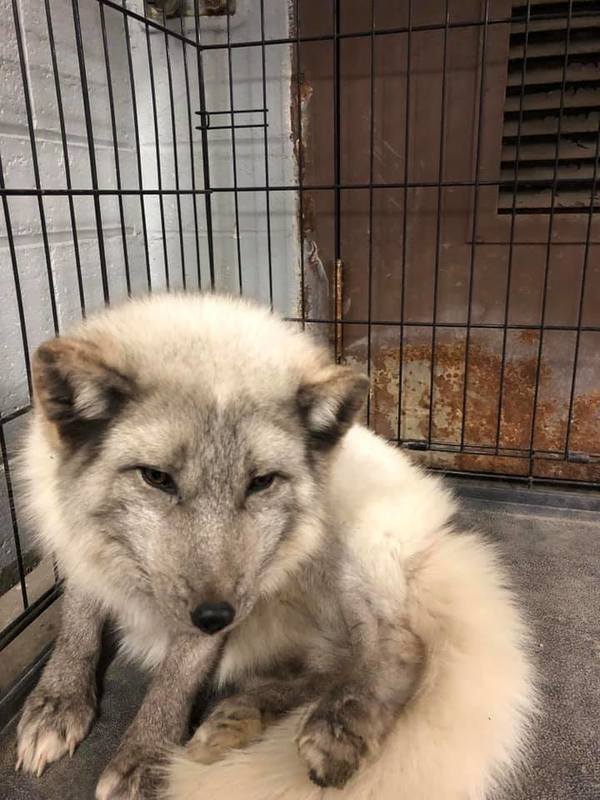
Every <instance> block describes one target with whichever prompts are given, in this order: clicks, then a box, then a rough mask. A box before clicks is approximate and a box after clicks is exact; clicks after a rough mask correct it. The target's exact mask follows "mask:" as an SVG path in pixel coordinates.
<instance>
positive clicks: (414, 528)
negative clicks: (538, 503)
mask: <svg viewBox="0 0 600 800" xmlns="http://www.w3.org/2000/svg"><path fill="white" fill-rule="evenodd" d="M329 493H330V506H331V510H332V512H333V513H334V515H335V521H336V523H337V524H338V525H340V526H341V527H342V529H343V530H344V533H345V535H346V540H347V544H348V547H349V548H350V550H351V551H352V554H353V559H354V563H355V565H356V567H357V568H358V570H359V572H360V576H361V583H363V582H364V581H367V582H368V584H369V585H370V586H371V588H372V592H373V596H375V597H376V598H377V601H378V602H379V603H382V604H384V606H386V607H387V609H388V610H392V609H394V608H395V613H397V614H398V615H406V618H407V621H408V625H409V627H410V629H411V630H412V631H414V632H415V633H416V634H417V635H418V636H419V637H421V638H422V640H423V641H424V642H425V645H426V649H427V658H426V668H425V674H424V676H423V679H422V682H421V685H420V689H419V690H418V692H417V694H416V696H415V697H414V698H413V699H412V701H411V702H409V704H408V705H407V707H406V708H405V710H404V711H403V713H402V715H401V717H400V719H399V720H398V722H397V724H396V726H395V729H394V731H393V732H392V734H391V735H390V737H389V739H388V741H387V743H386V744H385V746H384V749H383V752H382V753H381V755H380V756H379V758H378V759H377V760H376V761H375V762H374V763H372V764H370V765H368V766H366V767H363V768H362V769H361V770H360V771H359V774H358V775H357V776H356V777H355V778H354V779H353V780H351V782H350V783H349V784H348V785H347V786H346V788H345V789H343V790H342V791H340V790H337V789H329V790H323V789H320V788H318V787H317V786H315V785H314V784H312V783H311V782H310V781H309V779H308V776H307V774H306V767H305V765H304V764H303V763H302V762H301V760H300V758H299V756H298V755H297V752H296V747H295V744H294V738H295V736H296V734H297V732H298V730H299V726H300V723H301V719H302V712H301V711H300V712H298V713H295V714H292V715H290V716H289V717H288V718H286V719H285V720H284V721H283V722H281V723H280V724H278V725H276V726H274V727H272V728H270V729H268V730H267V732H266V734H265V736H264V737H263V739H262V740H261V741H259V742H257V743H255V744H253V745H251V746H250V747H248V748H247V749H245V750H243V751H235V752H231V753H230V754H229V756H228V757H226V759H225V760H224V761H221V762H219V763H216V764H212V765H209V766H205V765H201V764H197V763H194V762H193V761H191V760H189V758H188V757H187V756H186V755H185V754H183V753H181V754H178V755H177V756H176V757H175V759H174V761H173V763H172V765H171V768H170V783H169V789H168V794H167V796H168V798H169V800H224V798H227V800H324V798H329V797H331V798H332V800H334V798H343V799H344V800H400V799H401V798H406V800H484V798H488V797H490V794H491V792H492V790H493V789H494V788H495V787H496V786H497V785H498V783H500V782H502V781H503V780H506V779H507V778H510V777H511V774H512V772H513V771H514V770H515V769H516V768H517V767H518V766H519V764H520V762H521V760H522V757H523V754H524V752H525V749H526V741H527V731H528V722H529V720H530V718H531V715H532V712H533V710H534V707H535V699H534V691H533V688H532V668H531V666H530V663H529V660H528V658H527V655H526V653H525V647H526V630H525V627H524V624H523V621H522V619H521V616H520V614H519V612H518V610H517V609H516V607H515V604H514V601H513V596H512V594H511V592H510V590H509V589H507V588H506V576H505V574H504V571H503V569H502V567H501V566H500V564H499V563H498V558H497V555H496V553H495V550H494V548H493V547H492V546H490V545H488V544H486V543H484V541H483V540H482V539H481V538H480V537H478V536H477V535H475V534H472V533H456V532H454V531H453V530H452V528H451V517H452V514H453V511H454V505H453V502H452V499H451V497H450V496H449V494H448V493H447V492H446V491H445V490H444V489H443V487H442V485H441V484H440V482H439V481H438V480H437V479H435V478H433V477H431V476H428V475H426V474H425V473H423V472H422V471H420V470H419V469H417V468H416V467H414V466H412V465H411V464H410V463H409V461H408V459H407V458H406V457H405V456H404V455H403V454H401V453H400V452H399V451H397V450H395V449H393V448H392V447H390V446H388V445H386V444H385V443H384V442H383V441H382V440H380V439H378V438H377V437H375V436H374V435H373V434H371V433H369V432H368V431H366V430H364V429H362V428H360V427H354V428H353V429H352V430H351V431H350V433H349V434H348V435H347V437H346V439H345V441H344V443H343V445H342V446H341V448H340V452H339V455H338V456H337V457H336V461H335V464H334V468H333V471H332V475H331V484H330V486H329ZM255 635H256V636H257V638H258V639H259V640H261V641H262V642H263V643H264V641H265V639H266V638H267V636H266V634H264V632H263V635H261V634H260V633H259V631H258V630H256V631H255ZM258 646H259V643H258V642H257V647H258ZM242 660H243V659H242ZM231 666H232V667H233V665H231Z"/></svg>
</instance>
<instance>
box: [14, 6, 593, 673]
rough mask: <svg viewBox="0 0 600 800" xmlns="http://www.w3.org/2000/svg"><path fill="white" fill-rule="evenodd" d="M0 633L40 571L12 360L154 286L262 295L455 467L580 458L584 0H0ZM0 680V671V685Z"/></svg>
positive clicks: (586, 313)
mask: <svg viewBox="0 0 600 800" xmlns="http://www.w3.org/2000/svg"><path fill="white" fill-rule="evenodd" d="M10 12H11V13H9V14H7V15H5V16H4V17H3V18H2V19H1V20H0V28H1V29H2V40H3V42H4V43H5V51H6V52H5V55H3V57H2V59H3V60H2V68H3V75H2V81H1V82H0V84H1V85H0V100H1V101H2V102H1V104H0V123H1V124H2V140H1V141H0V196H1V202H2V212H3V213H2V215H1V216H0V235H1V236H2V242H3V246H2V253H3V256H2V263H3V269H2V274H1V276H0V280H1V284H0V286H1V291H2V296H3V307H2V312H1V316H0V320H1V323H0V324H1V329H2V336H3V348H2V353H1V355H0V358H1V359H2V370H3V390H2V394H1V396H0V398H1V407H0V415H1V416H0V448H1V451H2V463H3V483H2V486H1V489H0V509H1V511H2V517H1V519H0V522H1V524H2V530H1V532H0V555H1V558H2V560H1V561H0V576H1V578H2V584H1V586H0V595H1V597H0V602H1V603H2V605H1V606H0V608H1V609H2V613H1V615H0V625H1V627H2V633H1V634H0V649H2V650H3V649H4V648H6V647H7V646H9V645H10V644H11V643H12V642H14V640H16V639H17V637H19V635H20V634H21V633H22V632H23V631H24V630H25V628H26V627H27V626H28V625H30V623H31V622H32V621H33V620H35V619H36V618H37V617H38V616H39V615H40V614H42V613H43V612H44V611H45V610H46V609H47V608H48V607H49V606H50V604H51V603H52V602H53V601H54V599H55V598H56V597H57V595H58V593H59V583H58V576H57V575H56V574H55V571H54V569H53V567H52V565H51V564H43V563H42V564H40V563H38V561H37V560H36V556H35V554H34V549H33V547H32V533H31V532H30V531H29V530H28V527H27V523H26V521H25V520H24V519H23V518H22V515H21V511H20V499H19V492H18V490H17V489H16V488H15V486H14V481H13V459H14V456H15V454H16V452H17V444H18V436H19V433H20V431H21V430H22V427H23V425H24V424H25V421H26V416H27V412H28V411H29V410H30V402H31V400H30V398H31V374H30V368H29V356H30V353H31V351H32V348H34V347H35V346H36V345H37V344H38V343H39V342H40V341H42V340H43V339H45V338H48V337H50V336H52V335H56V334H59V333H61V331H62V330H64V329H65V328H66V327H67V326H68V325H69V324H70V323H71V322H73V321H75V320H77V319H79V318H81V317H82V316H85V315H86V314H87V313H88V312H90V311H92V310H94V309H95V308H99V307H102V306H103V305H104V304H109V303H112V302H115V301H118V300H121V299H123V298H125V297H127V296H128V295H137V294H141V293H144V292H146V291H152V290H175V289H176V290H191V291H196V290H198V289H202V290H224V291H229V292H235V293H237V292H239V293H241V294H245V295H250V296H253V297H258V298H259V299H262V300H263V301H264V302H266V303H268V304H270V306H271V307H272V308H275V309H276V310H278V311H279V312H281V313H282V314H284V315H285V316H287V317H288V318H289V319H290V320H292V321H295V322H296V323H297V324H299V325H301V326H302V327H304V328H305V329H307V330H309V331H311V332H313V333H314V334H315V335H318V336H322V337H323V338H324V339H325V340H326V341H328V342H329V343H330V345H331V347H332V350H333V352H334V353H335V357H336V358H337V359H338V361H345V362H348V363H356V364H358V365H360V366H362V368H363V369H365V370H366V371H367V372H368V373H369V375H370V376H371V386H372V388H371V393H370V397H369V401H368V404H367V407H366V409H365V422H366V423H367V424H369V425H371V426H372V427H373V428H374V429H375V430H376V431H378V432H379V433H381V434H382V435H383V436H386V437H387V438H389V439H390V440H392V441H394V442H396V443H397V444H398V445H400V446H403V447H406V448H409V449H411V450H413V451H414V456H415V458H417V459H418V460H420V461H422V462H423V463H425V464H426V465H428V466H430V467H433V468H438V469H442V470H445V471H448V472H452V473H458V474H461V475H480V476H481V475H484V476H496V477H503V478H505V479H506V478H511V479H516V480H524V481H528V482H533V481H552V482H554V483H556V484H561V485H564V484H577V485H578V486H581V487H597V486H598V485H599V477H600V466H599V462H600V424H599V423H600V361H599V360H598V355H597V353H598V351H599V349H600V222H599V219H598V214H597V212H598V209H599V206H600V203H599V198H598V188H597V186H598V184H597V179H598V164H599V148H600V128H599V125H600V66H599V61H598V52H599V51H600V47H599V45H600V3H598V2H594V0H568V2H560V1H559V0H546V2H541V1H539V0H529V1H528V2H524V1H523V0H519V1H518V2H513V3H511V2H509V0H496V1H493V0H452V2H451V0H426V1H424V2H422V1H421V0H419V2H418V3H417V2H415V1H414V0H402V2H397V3H389V2H386V0H370V2H368V3H365V2H363V1H362V0H352V1H351V0H292V2H291V3H290V4H289V6H288V5H287V4H286V3H281V2H279V0H237V2H234V0H204V2H202V0H187V2H184V1H183V0H180V1H179V2H161V0H155V1H154V2H152V3H150V2H142V0H137V2H136V1H135V0H58V2H54V1H53V2H52V3H51V2H50V0H44V2H43V3H39V2H37V3H36V2H33V0H11V4H10ZM2 688H5V687H2Z"/></svg>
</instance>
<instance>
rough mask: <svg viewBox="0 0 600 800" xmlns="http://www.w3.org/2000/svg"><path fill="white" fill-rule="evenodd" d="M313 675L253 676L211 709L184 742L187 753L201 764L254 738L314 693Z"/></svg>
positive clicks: (217, 757)
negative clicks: (191, 735) (239, 689)
mask: <svg viewBox="0 0 600 800" xmlns="http://www.w3.org/2000/svg"><path fill="white" fill-rule="evenodd" d="M319 683H321V684H322V678H321V679H320V680H319V679H317V678H316V677H315V676H309V675H306V674H304V675H298V674H290V675H289V676H288V677H278V678H277V679H273V678H265V677H262V678H260V677H255V678H252V679H251V680H250V681H249V683H248V684H247V685H246V686H245V687H244V689H243V691H241V692H239V693H238V694H235V695H232V696H231V697H227V698H225V699H224V700H221V701H220V702H219V703H217V705H216V706H215V707H214V708H213V709H212V711H211V712H210V713H209V715H208V716H207V718H206V719H205V720H204V722H203V723H202V724H201V725H200V727H199V728H198V730H197V731H196V733H195V734H194V736H193V737H192V739H191V740H190V742H189V743H188V745H187V752H188V755H189V756H190V757H191V758H192V759H193V760H194V761H199V762H200V763H202V764H212V763H214V762H215V761H219V760H220V759H221V758H223V756H224V755H225V754H226V753H227V751H229V750H232V749H239V748H243V747H245V746H247V745H248V744H250V742H252V741H254V740H255V739H258V738H259V736H260V735H261V734H262V732H263V731H264V729H265V728H266V727H267V725H269V724H270V723H272V722H275V721H276V720H277V719H279V718H280V717H282V716H283V715H285V714H287V713H288V712H289V711H291V710H292V709H294V708H297V707H298V706H301V705H304V704H306V703H309V702H310V701H312V700H314V699H315V698H316V697H317V696H318V688H317V686H318V684H319Z"/></svg>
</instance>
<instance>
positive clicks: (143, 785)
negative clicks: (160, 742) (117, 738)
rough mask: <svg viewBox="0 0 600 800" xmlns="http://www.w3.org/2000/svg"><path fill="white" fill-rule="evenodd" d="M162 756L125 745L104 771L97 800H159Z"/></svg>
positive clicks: (155, 751)
mask: <svg viewBox="0 0 600 800" xmlns="http://www.w3.org/2000/svg"><path fill="white" fill-rule="evenodd" d="M164 764H165V754H164V753H163V752H161V751H159V750H158V749H156V750H153V749H152V748H148V746H147V745H141V744H140V745H136V744H133V743H132V744H129V745H128V744H127V743H125V744H124V746H123V747H122V748H121V749H120V750H119V751H118V752H117V754H116V756H115V757H114V758H113V760H112V761H111V762H110V764H109V765H108V767H106V769H105V770H104V772H103V773H102V775H101V776H100V780H99V781H98V785H97V786H96V800H153V798H155V797H158V796H159V790H160V788H161V784H162V775H163V768H164Z"/></svg>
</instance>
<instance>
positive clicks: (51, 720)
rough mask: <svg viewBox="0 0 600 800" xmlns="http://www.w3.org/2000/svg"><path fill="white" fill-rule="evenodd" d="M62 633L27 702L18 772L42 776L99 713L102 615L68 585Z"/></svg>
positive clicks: (69, 750) (20, 728)
mask: <svg viewBox="0 0 600 800" xmlns="http://www.w3.org/2000/svg"><path fill="white" fill-rule="evenodd" d="M62 602H63V606H62V619H61V627H60V633H59V634H58V638H57V640H56V644H55V645H54V651H53V653H52V656H51V658H50V661H49V662H48V664H47V666H46V668H45V669H44V672H43V674H42V677H41V678H40V680H39V683H38V684H37V686H36V687H35V689H34V690H33V691H32V693H31V694H30V695H29V697H28V698H27V702H26V703H25V707H24V709H23V714H22V716H21V720H20V722H19V726H18V729H17V742H18V744H17V769H19V768H20V769H23V770H24V771H25V772H33V773H35V774H36V775H41V774H42V772H43V771H44V769H45V767H46V765H47V764H50V763H51V762H52V761H56V760H57V759H59V758H61V757H62V756H64V755H65V754H66V753H69V754H70V755H72V754H73V751H74V750H75V748H76V747H77V745H78V744H79V743H80V742H81V741H82V740H83V739H84V738H85V737H86V735H87V733H88V731H89V729H90V726H91V724H92V721H93V719H94V716H95V714H96V666H97V663H98V657H99V655H100V648H101V639H102V628H103V625H104V619H105V617H104V614H103V612H102V611H101V609H100V607H99V605H98V604H97V603H96V602H95V601H94V600H92V599H91V598H89V597H87V596H85V595H83V594H82V593H81V592H79V591H78V590H75V589H73V588H72V587H71V586H69V585H68V584H67V586H66V587H65V591H64V595H63V601H62Z"/></svg>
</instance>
